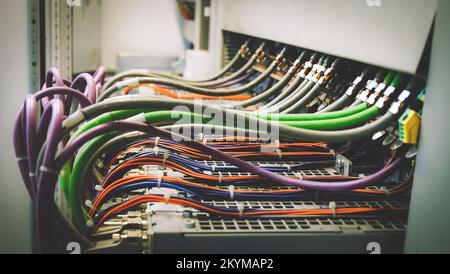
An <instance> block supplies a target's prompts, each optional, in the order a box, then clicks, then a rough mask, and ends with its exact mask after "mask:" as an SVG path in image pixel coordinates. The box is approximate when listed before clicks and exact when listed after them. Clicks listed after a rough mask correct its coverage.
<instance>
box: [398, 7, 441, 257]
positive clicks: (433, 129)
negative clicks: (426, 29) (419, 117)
mask: <svg viewBox="0 0 450 274" xmlns="http://www.w3.org/2000/svg"><path fill="white" fill-rule="evenodd" d="M449 22H450V1H439V7H438V12H437V17H436V23H435V25H436V26H435V32H434V39H433V48H432V55H431V67H430V75H429V79H428V92H427V101H426V104H425V107H424V117H423V126H422V137H421V138H422V139H421V143H420V149H419V157H418V163H417V169H416V177H415V181H414V189H413V195H412V201H411V207H410V209H411V210H410V216H409V223H408V233H407V238H406V248H405V251H406V252H407V253H449V252H450V235H449V228H450V214H448V213H447V212H446V208H447V207H448V195H449V193H450V184H449V178H450V169H449V163H450V144H449V134H450V132H449V131H450V124H449V119H448V103H449V102H450V92H449V87H450V78H449V72H450V54H449V49H450V36H449V26H450V25H449Z"/></svg>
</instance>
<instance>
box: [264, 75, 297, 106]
mask: <svg viewBox="0 0 450 274" xmlns="http://www.w3.org/2000/svg"><path fill="white" fill-rule="evenodd" d="M303 80H305V78H304V77H302V76H301V75H297V76H296V77H295V79H294V81H293V82H292V84H290V85H289V86H288V87H286V88H285V89H284V90H283V92H281V93H280V94H279V95H278V96H277V97H276V98H275V99H273V100H272V101H270V102H269V103H268V104H266V105H265V106H263V107H262V108H260V109H259V111H260V112H263V111H266V110H268V109H270V108H271V107H272V106H274V105H276V104H277V103H279V102H280V101H282V100H284V99H285V98H286V97H287V96H289V95H290V94H292V92H293V91H295V90H296V89H297V88H298V87H299V85H300V84H301V83H302V82H303Z"/></svg>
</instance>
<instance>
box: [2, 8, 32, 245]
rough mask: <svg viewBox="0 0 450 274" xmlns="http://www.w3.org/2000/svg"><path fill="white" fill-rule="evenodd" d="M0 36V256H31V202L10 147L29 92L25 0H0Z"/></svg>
mask: <svg viewBox="0 0 450 274" xmlns="http://www.w3.org/2000/svg"><path fill="white" fill-rule="evenodd" d="M0 37H1V40H0V64H1V65H2V66H1V71H0V94H1V96H2V99H1V100H0V109H1V115H0V117H1V118H0V128H1V130H0V148H1V154H0V157H1V162H0V163H1V165H0V253H30V252H31V242H32V240H31V205H30V199H29V198H28V195H27V191H26V189H25V187H24V186H23V184H22V181H21V179H20V177H19V176H20V175H19V170H18V168H17V165H16V160H15V158H16V157H15V156H14V152H13V146H12V144H13V139H12V128H13V123H14V119H15V117H16V114H17V111H18V109H19V107H20V105H21V104H22V102H23V100H24V98H25V96H26V95H27V93H29V91H30V87H29V77H28V41H27V39H28V34H27V1H26V0H0Z"/></svg>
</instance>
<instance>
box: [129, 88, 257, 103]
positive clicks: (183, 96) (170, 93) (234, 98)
mask: <svg viewBox="0 0 450 274" xmlns="http://www.w3.org/2000/svg"><path fill="white" fill-rule="evenodd" d="M141 86H145V87H150V88H152V89H154V90H155V91H156V92H158V93H160V94H162V95H164V96H166V97H170V98H174V99H181V100H194V99H205V100H228V101H245V100H248V99H250V98H252V97H251V96H247V95H232V96H208V95H200V94H177V93H176V92H173V91H172V90H170V89H168V88H165V87H162V86H159V85H152V84H139V85H136V86H131V87H126V88H125V89H124V90H123V91H122V95H127V94H128V93H130V91H132V90H133V89H135V88H138V87H141Z"/></svg>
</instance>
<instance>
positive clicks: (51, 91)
mask: <svg viewBox="0 0 450 274" xmlns="http://www.w3.org/2000/svg"><path fill="white" fill-rule="evenodd" d="M56 94H62V95H67V96H68V97H75V98H76V99H77V100H78V101H79V102H80V105H81V107H82V108H85V107H87V106H90V105H92V101H91V100H89V99H88V98H87V97H86V96H84V94H83V93H81V92H80V91H78V90H76V89H73V88H68V87H52V88H46V89H43V90H41V91H39V92H37V93H35V94H34V96H35V97H36V100H37V101H39V100H42V101H43V100H44V99H45V98H46V97H52V96H53V95H56Z"/></svg>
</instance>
